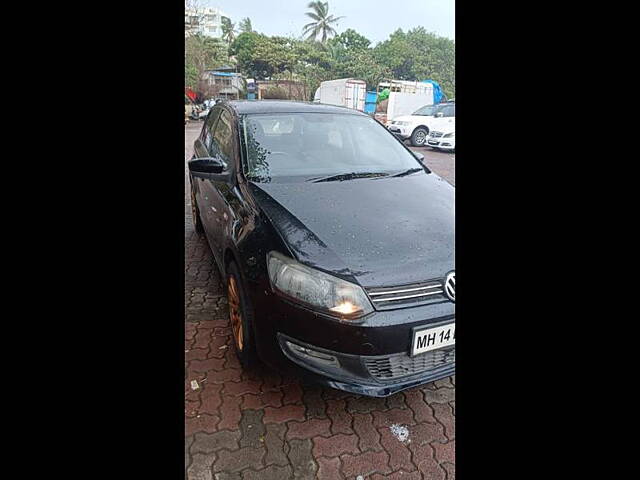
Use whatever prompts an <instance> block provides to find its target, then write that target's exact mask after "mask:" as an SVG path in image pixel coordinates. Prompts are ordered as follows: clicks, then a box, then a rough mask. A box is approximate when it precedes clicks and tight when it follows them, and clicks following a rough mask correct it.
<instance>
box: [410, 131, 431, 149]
mask: <svg viewBox="0 0 640 480" xmlns="http://www.w3.org/2000/svg"><path fill="white" fill-rule="evenodd" d="M428 135H429V130H427V129H426V128H425V127H418V128H416V129H415V130H414V131H413V133H412V134H411V145H413V146H414V147H422V146H424V144H425V143H427V136H428Z"/></svg>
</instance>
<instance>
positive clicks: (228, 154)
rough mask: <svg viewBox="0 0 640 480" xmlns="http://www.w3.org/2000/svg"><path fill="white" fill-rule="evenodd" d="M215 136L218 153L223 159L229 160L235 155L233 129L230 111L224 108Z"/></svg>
mask: <svg viewBox="0 0 640 480" xmlns="http://www.w3.org/2000/svg"><path fill="white" fill-rule="evenodd" d="M213 138H214V140H215V143H216V145H217V147H218V153H219V154H220V156H221V157H222V158H223V160H225V161H226V162H229V161H230V160H231V158H232V156H233V129H232V127H231V115H230V114H229V112H227V111H225V110H223V111H222V113H221V114H220V120H219V121H218V123H217V124H216V129H215V132H214V134H213Z"/></svg>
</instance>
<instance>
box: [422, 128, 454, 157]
mask: <svg viewBox="0 0 640 480" xmlns="http://www.w3.org/2000/svg"><path fill="white" fill-rule="evenodd" d="M427 146H429V147H431V148H434V149H436V150H450V151H452V152H453V151H455V149H456V131H455V130H446V131H442V132H439V131H436V130H431V132H430V133H429V137H428V138H427Z"/></svg>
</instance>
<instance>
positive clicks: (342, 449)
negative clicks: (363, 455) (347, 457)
mask: <svg viewBox="0 0 640 480" xmlns="http://www.w3.org/2000/svg"><path fill="white" fill-rule="evenodd" d="M345 453H353V454H356V453H359V451H358V436H357V435H343V434H339V435H333V436H331V437H316V438H314V440H313V455H314V456H315V457H337V456H339V455H342V454H345Z"/></svg>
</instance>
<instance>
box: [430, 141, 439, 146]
mask: <svg viewBox="0 0 640 480" xmlns="http://www.w3.org/2000/svg"><path fill="white" fill-rule="evenodd" d="M437 144H438V140H429V145H437Z"/></svg>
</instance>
